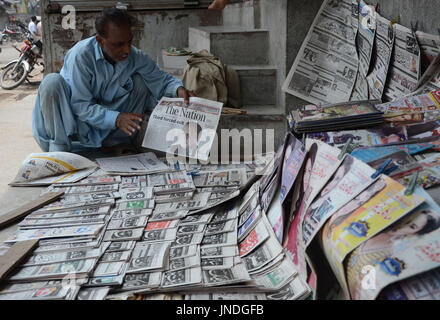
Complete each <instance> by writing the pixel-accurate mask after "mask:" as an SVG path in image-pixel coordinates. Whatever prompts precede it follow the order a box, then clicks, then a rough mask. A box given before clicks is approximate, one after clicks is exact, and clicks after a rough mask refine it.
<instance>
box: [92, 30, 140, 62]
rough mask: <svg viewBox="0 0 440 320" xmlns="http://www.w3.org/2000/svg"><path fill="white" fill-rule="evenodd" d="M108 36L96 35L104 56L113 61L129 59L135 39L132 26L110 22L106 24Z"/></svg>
mask: <svg viewBox="0 0 440 320" xmlns="http://www.w3.org/2000/svg"><path fill="white" fill-rule="evenodd" d="M106 28H107V30H106V37H105V38H103V37H101V36H100V35H96V40H97V41H98V43H99V46H100V47H101V49H102V51H103V52H104V56H105V58H106V59H107V60H110V61H109V62H111V63H116V62H121V61H124V60H125V59H127V57H128V55H129V54H130V50H131V43H132V40H133V33H132V32H131V30H130V27H127V26H116V25H115V24H114V23H112V22H110V23H108V24H107V26H106Z"/></svg>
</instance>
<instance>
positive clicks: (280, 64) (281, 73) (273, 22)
mask: <svg viewBox="0 0 440 320" xmlns="http://www.w3.org/2000/svg"><path fill="white" fill-rule="evenodd" d="M288 2H290V1H287V0H277V1H273V0H260V3H261V5H260V11H261V28H263V29H267V30H269V64H271V65H273V66H276V67H277V68H278V73H277V92H276V96H277V106H278V107H280V108H282V109H283V110H284V109H285V105H286V101H285V97H286V95H285V94H284V93H283V92H282V91H281V85H282V84H283V82H284V79H285V78H286V76H287V73H286V69H287V68H286V52H287V47H286V44H287V42H286V38H287V23H288V21H287V7H288V6H287V3H288Z"/></svg>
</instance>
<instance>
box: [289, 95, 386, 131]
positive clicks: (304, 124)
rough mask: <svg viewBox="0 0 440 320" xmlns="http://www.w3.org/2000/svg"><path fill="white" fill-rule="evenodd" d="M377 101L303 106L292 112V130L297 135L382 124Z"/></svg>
mask: <svg viewBox="0 0 440 320" xmlns="http://www.w3.org/2000/svg"><path fill="white" fill-rule="evenodd" d="M376 102H377V101H357V102H350V103H339V104H334V105H326V106H316V105H305V106H302V107H301V108H299V109H298V110H293V111H292V119H293V129H294V130H295V132H297V133H306V132H320V131H330V130H341V129H350V128H353V129H356V128H365V127H368V126H374V125H379V124H381V123H383V122H384V119H383V112H381V111H379V110H378V109H377V108H376Z"/></svg>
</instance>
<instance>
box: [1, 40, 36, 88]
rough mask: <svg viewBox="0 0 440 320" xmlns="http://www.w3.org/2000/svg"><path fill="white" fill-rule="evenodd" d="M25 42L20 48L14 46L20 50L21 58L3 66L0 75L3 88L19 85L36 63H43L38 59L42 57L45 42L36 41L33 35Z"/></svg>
mask: <svg viewBox="0 0 440 320" xmlns="http://www.w3.org/2000/svg"><path fill="white" fill-rule="evenodd" d="M24 43H25V44H24V45H23V46H22V47H21V49H20V50H19V49H18V48H17V47H15V46H14V48H15V49H16V50H18V51H19V52H20V56H19V58H18V59H15V60H12V61H11V62H9V63H7V64H6V65H5V66H3V67H2V68H1V69H2V70H3V72H2V74H1V76H0V85H1V87H2V88H3V89H6V90H10V89H14V88H16V87H18V86H19V85H21V84H22V83H23V82H24V81H25V80H27V78H28V77H30V75H29V73H31V72H32V70H33V69H34V67H35V65H43V63H42V62H39V61H38V59H39V58H42V56H41V55H42V52H43V43H42V42H41V41H40V40H36V41H35V40H33V39H32V38H31V37H28V38H27V39H26V40H25V41H24ZM28 81H29V80H28Z"/></svg>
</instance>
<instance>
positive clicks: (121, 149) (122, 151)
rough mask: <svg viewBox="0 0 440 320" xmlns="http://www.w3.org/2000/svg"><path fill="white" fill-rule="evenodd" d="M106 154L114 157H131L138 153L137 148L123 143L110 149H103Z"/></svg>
mask: <svg viewBox="0 0 440 320" xmlns="http://www.w3.org/2000/svg"><path fill="white" fill-rule="evenodd" d="M101 151H102V152H103V153H104V154H108V155H112V156H121V155H130V154H136V153H138V151H137V149H136V147H135V146H133V145H132V144H129V143H121V144H117V145H114V146H110V147H101Z"/></svg>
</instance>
